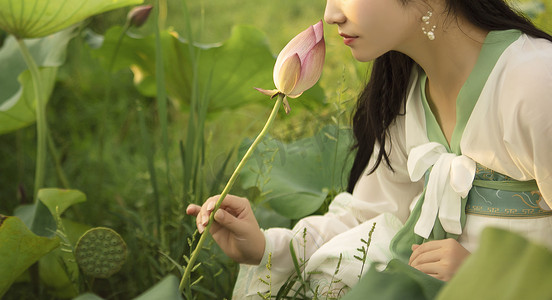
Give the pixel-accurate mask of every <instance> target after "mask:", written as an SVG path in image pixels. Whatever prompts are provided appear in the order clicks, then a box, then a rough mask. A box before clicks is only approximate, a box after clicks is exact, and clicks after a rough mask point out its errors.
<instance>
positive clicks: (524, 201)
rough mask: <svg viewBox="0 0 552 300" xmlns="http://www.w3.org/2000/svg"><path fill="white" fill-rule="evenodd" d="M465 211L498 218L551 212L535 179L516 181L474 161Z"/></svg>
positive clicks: (533, 215)
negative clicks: (473, 178) (474, 166)
mask: <svg viewBox="0 0 552 300" xmlns="http://www.w3.org/2000/svg"><path fill="white" fill-rule="evenodd" d="M475 178H476V179H475V180H474V182H473V187H472V189H471V191H470V192H469V194H468V200H467V203H466V214H470V215H480V216H488V217H498V218H540V217H549V216H552V210H550V208H549V207H548V205H547V204H546V202H545V201H544V199H543V198H542V195H541V193H540V192H539V190H538V186H537V184H536V182H535V181H534V180H531V181H516V180H513V179H512V178H510V177H508V176H505V175H502V174H500V173H497V172H494V171H492V170H490V169H488V168H485V167H483V166H481V165H479V164H477V171H476V176H475Z"/></svg>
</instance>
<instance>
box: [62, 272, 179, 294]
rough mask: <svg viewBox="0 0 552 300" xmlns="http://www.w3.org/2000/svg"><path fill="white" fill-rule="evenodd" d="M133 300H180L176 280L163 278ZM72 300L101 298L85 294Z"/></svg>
mask: <svg viewBox="0 0 552 300" xmlns="http://www.w3.org/2000/svg"><path fill="white" fill-rule="evenodd" d="M133 299H134V300H149V299H163V300H180V299H182V295H181V294H180V292H179V291H178V278H176V276H174V275H168V276H166V277H165V278H163V279H162V280H161V281H160V282H159V283H157V284H156V285H154V286H153V287H151V288H150V289H148V290H147V291H145V292H144V293H143V294H141V295H140V296H138V297H136V298H133ZM73 300H103V298H101V297H99V296H97V295H95V294H92V293H85V294H82V295H79V296H78V297H76V298H74V299H73Z"/></svg>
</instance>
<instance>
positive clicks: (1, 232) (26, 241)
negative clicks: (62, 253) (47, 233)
mask: <svg viewBox="0 0 552 300" xmlns="http://www.w3.org/2000/svg"><path fill="white" fill-rule="evenodd" d="M0 245H1V247H0V297H1V296H2V295H4V294H5V293H6V291H7V290H8V288H9V287H10V286H11V284H12V283H13V282H14V281H15V279H16V278H17V277H19V275H21V274H22V273H23V272H24V271H25V270H26V269H27V268H29V267H30V266H31V265H32V264H33V263H34V262H36V261H37V260H38V259H39V258H41V257H42V256H44V255H45V254H47V253H48V252H50V251H52V250H53V249H54V248H56V247H57V246H58V245H59V239H58V238H47V237H41V236H37V235H35V234H34V233H32V232H31V231H30V230H29V229H28V228H27V227H26V226H25V224H24V223H23V222H22V221H21V220H20V219H19V218H17V217H5V216H0Z"/></svg>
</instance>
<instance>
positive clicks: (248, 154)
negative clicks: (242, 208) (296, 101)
mask: <svg viewBox="0 0 552 300" xmlns="http://www.w3.org/2000/svg"><path fill="white" fill-rule="evenodd" d="M283 100H284V95H283V94H278V99H277V100H276V103H275V104H274V108H272V112H271V113H270V116H269V117H268V120H267V121H266V123H265V125H264V127H263V129H262V130H261V132H260V133H259V135H257V138H255V140H254V141H253V143H252V144H251V146H249V149H247V152H246V153H245V155H244V156H243V158H242V159H241V161H240V163H239V164H238V166H237V167H236V169H235V170H234V173H232V176H230V179H229V180H228V183H226V186H225V187H224V189H223V190H222V193H221V194H220V198H219V199H218V200H217V203H216V204H215V207H214V209H213V211H212V212H211V214H210V215H209V223H207V226H206V227H205V230H204V231H203V233H202V234H201V238H199V242H198V243H197V245H196V247H195V249H194V251H193V252H192V255H191V257H190V261H189V262H188V265H187V266H186V269H185V270H184V275H183V276H182V280H181V281H180V287H179V289H180V292H181V293H182V292H183V291H184V287H185V286H187V285H188V282H189V279H190V275H191V272H192V269H193V267H194V264H195V261H196V259H197V257H198V255H199V252H200V251H201V249H202V247H203V243H204V242H205V239H206V238H207V235H208V232H209V229H210V228H211V224H213V222H214V219H215V212H216V211H217V210H218V209H219V207H220V206H221V204H222V201H223V200H224V198H225V197H226V195H228V192H230V189H231V188H232V186H233V185H234V182H235V181H236V179H237V178H238V175H239V173H240V171H241V169H242V168H243V166H244V165H245V163H246V162H247V160H249V158H250V157H251V155H252V154H253V152H254V151H255V148H257V145H258V144H259V143H260V142H261V140H262V139H263V138H264V136H265V135H266V133H267V132H268V129H269V128H270V126H271V125H272V123H274V120H275V119H276V116H277V115H278V110H279V108H280V106H281V105H282V102H283Z"/></svg>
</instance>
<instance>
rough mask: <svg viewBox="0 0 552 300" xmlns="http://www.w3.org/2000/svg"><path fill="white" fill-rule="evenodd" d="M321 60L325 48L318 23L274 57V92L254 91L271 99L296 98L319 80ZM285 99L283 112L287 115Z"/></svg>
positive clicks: (322, 60) (321, 25) (324, 54)
mask: <svg viewBox="0 0 552 300" xmlns="http://www.w3.org/2000/svg"><path fill="white" fill-rule="evenodd" d="M325 56H326V44H325V42H324V28H323V24H322V20H321V21H319V22H318V23H316V24H314V25H312V26H310V27H309V28H307V29H306V30H304V31H303V32H301V33H299V34H298V35H297V36H295V37H294V38H293V39H292V40H291V41H290V42H289V43H288V44H287V45H286V46H285V47H284V49H282V51H281V52H280V54H278V58H277V59H276V64H275V65H274V73H273V79H274V84H275V85H276V89H275V90H264V89H260V88H256V89H257V90H258V91H260V92H261V93H263V94H265V95H268V96H271V97H274V96H276V95H277V94H284V95H285V96H286V98H287V97H290V98H297V97H299V96H300V95H301V94H302V93H303V92H304V91H306V90H308V89H310V88H311V87H312V86H313V85H314V84H315V83H316V82H317V81H318V79H320V75H321V74H322V67H323V66H324V58H325ZM286 98H284V108H285V110H286V113H289V111H290V107H289V104H288V102H287V99H286Z"/></svg>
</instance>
